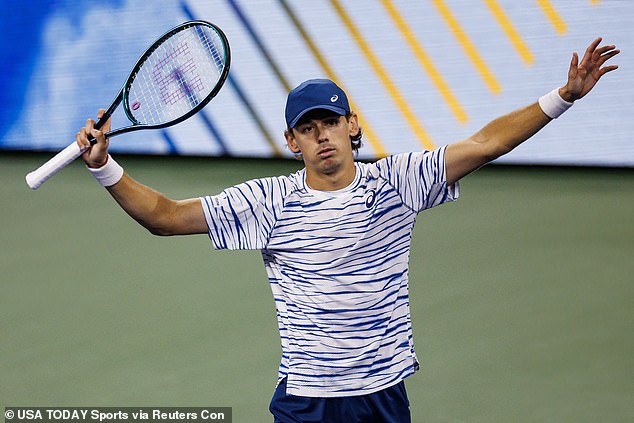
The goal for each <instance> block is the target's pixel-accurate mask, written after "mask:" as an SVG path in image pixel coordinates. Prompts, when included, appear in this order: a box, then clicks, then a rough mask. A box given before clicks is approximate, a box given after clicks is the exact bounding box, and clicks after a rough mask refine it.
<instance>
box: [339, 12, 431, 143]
mask: <svg viewBox="0 0 634 423" xmlns="http://www.w3.org/2000/svg"><path fill="white" fill-rule="evenodd" d="M330 3H331V4H332V6H333V7H334V8H335V10H336V11H337V13H338V14H339V17H340V18H341V20H342V21H343V23H344V25H345V26H346V28H347V29H348V31H349V32H350V34H351V35H352V37H353V38H354V40H355V42H356V43H357V45H358V46H359V48H360V49H361V51H362V53H363V55H364V56H365V58H366V59H367V61H368V62H369V63H370V66H372V69H373V70H374V72H375V73H376V74H377V75H378V77H379V79H380V80H381V83H382V84H383V85H384V86H385V88H386V90H387V92H388V93H389V94H390V96H391V97H392V100H393V101H394V102H395V103H396V105H397V107H398V108H399V109H400V111H401V113H403V116H404V117H405V120H406V121H407V123H408V124H409V126H410V127H411V128H412V131H413V132H414V134H415V135H416V137H417V138H418V140H419V141H420V143H421V144H422V146H423V147H424V148H425V149H427V150H433V149H434V148H435V146H434V143H433V142H432V141H431V138H430V136H429V135H428V134H427V131H426V130H425V129H424V128H423V126H422V125H421V123H420V122H419V121H418V119H417V118H416V115H415V113H414V112H413V111H412V109H411V108H410V107H409V105H408V104H407V101H406V100H405V98H404V97H403V95H402V94H401V93H400V92H399V90H398V88H397V87H396V84H394V82H392V80H391V79H390V77H389V75H388V73H387V71H386V70H385V68H383V66H382V65H381V62H380V61H379V59H378V58H377V57H376V56H375V55H374V53H373V52H372V49H370V47H369V46H368V43H367V42H366V41H365V39H364V38H363V36H362V35H361V33H360V32H359V30H358V29H357V27H356V26H355V25H354V23H353V22H352V20H351V19H350V17H349V16H348V15H347V14H346V12H345V10H344V9H343V7H342V6H341V4H340V3H339V1H338V0H330Z"/></svg>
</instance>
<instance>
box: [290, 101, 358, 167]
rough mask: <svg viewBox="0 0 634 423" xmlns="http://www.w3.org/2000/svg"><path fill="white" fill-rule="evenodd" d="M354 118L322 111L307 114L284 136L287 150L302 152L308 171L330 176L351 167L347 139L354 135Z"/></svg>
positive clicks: (350, 153)
mask: <svg viewBox="0 0 634 423" xmlns="http://www.w3.org/2000/svg"><path fill="white" fill-rule="evenodd" d="M358 131H359V124H358V120H357V116H356V115H355V114H352V115H351V116H350V118H349V119H346V117H345V116H341V115H338V114H336V113H335V112H332V111H330V110H325V109H317V110H313V111H311V112H308V113H306V115H304V116H303V117H302V118H301V119H300V120H299V122H297V125H296V126H295V127H294V128H293V129H292V131H291V132H290V133H288V132H287V133H286V142H287V144H288V147H289V148H290V149H291V151H292V152H294V153H301V154H302V157H303V159H304V164H305V165H306V169H307V170H308V171H315V172H318V173H320V174H333V173H335V172H337V171H338V170H342V168H343V169H347V168H348V167H349V166H354V156H353V152H352V143H351V142H350V137H351V136H353V135H355V134H357V133H358Z"/></svg>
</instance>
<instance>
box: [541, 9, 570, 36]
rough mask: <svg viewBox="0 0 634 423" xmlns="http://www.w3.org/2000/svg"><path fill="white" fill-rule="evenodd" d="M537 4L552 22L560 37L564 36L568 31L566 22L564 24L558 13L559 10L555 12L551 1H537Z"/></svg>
mask: <svg viewBox="0 0 634 423" xmlns="http://www.w3.org/2000/svg"><path fill="white" fill-rule="evenodd" d="M537 4H538V5H539V7H541V9H542V10H543V11H544V14H545V15H546V17H547V18H548V20H549V21H550V24H551V25H552V26H553V27H554V28H555V31H557V33H558V34H559V35H564V34H565V33H566V30H567V27H566V22H564V20H563V19H562V17H561V16H560V15H559V13H557V10H555V7H554V6H553V4H552V3H551V2H550V0H537Z"/></svg>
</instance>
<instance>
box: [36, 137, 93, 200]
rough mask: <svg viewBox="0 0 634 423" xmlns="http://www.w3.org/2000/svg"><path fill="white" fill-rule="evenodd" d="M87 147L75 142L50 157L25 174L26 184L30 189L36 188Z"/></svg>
mask: <svg viewBox="0 0 634 423" xmlns="http://www.w3.org/2000/svg"><path fill="white" fill-rule="evenodd" d="M86 150H87V148H84V149H82V148H80V147H79V145H78V144H77V143H76V142H73V143H72V144H70V145H69V146H68V147H66V148H65V149H63V150H62V151H60V152H59V153H57V154H56V155H55V156H53V157H51V159H50V160H49V161H47V162H46V163H44V164H43V165H42V166H40V167H38V168H37V169H35V170H34V171H33V172H30V173H29V174H27V175H26V184H27V185H28V186H29V187H31V189H38V188H39V187H40V185H42V184H43V183H44V182H46V180H47V179H48V178H50V177H52V176H53V175H55V174H56V173H57V172H59V171H60V170H62V169H63V168H65V167H66V166H68V164H70V163H71V162H72V161H73V160H75V159H76V158H77V157H79V156H81V154H82V153H83V152H84V151H86Z"/></svg>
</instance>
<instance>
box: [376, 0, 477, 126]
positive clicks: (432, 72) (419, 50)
mask: <svg viewBox="0 0 634 423" xmlns="http://www.w3.org/2000/svg"><path fill="white" fill-rule="evenodd" d="M381 3H382V4H383V7H385V9H386V10H387V12H388V14H389V15H390V17H391V18H392V20H393V21H394V25H395V26H396V27H397V28H398V29H399V31H400V32H401V35H402V36H403V38H405V41H406V42H407V44H408V45H409V47H410V48H411V49H412V51H413V52H414V55H415V56H416V58H417V59H418V62H419V63H420V64H421V66H422V67H423V69H425V71H426V72H427V74H428V75H429V77H430V78H431V80H432V82H433V84H434V85H435V86H436V89H437V90H438V92H439V93H440V94H441V96H442V97H443V99H444V100H445V102H446V103H447V105H448V106H449V108H450V109H451V111H452V112H453V114H454V116H455V117H456V119H457V120H458V122H460V123H466V122H467V121H468V120H469V117H468V116H467V112H465V110H464V108H463V107H462V105H461V104H460V102H459V101H458V99H457V98H456V96H455V95H454V93H453V92H452V91H451V88H449V85H447V83H446V82H445V80H444V78H443V77H442V74H441V73H440V72H439V71H438V69H437V68H436V66H435V65H434V62H433V61H432V60H431V58H430V57H429V55H428V54H427V53H426V52H425V50H424V49H423V47H422V46H421V45H420V43H419V42H418V40H417V39H416V37H415V36H414V33H413V32H412V30H411V29H410V27H409V25H408V24H407V22H406V21H405V19H403V16H402V15H401V14H400V13H399V11H398V9H397V8H396V7H395V6H394V3H392V1H391V0H381Z"/></svg>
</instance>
